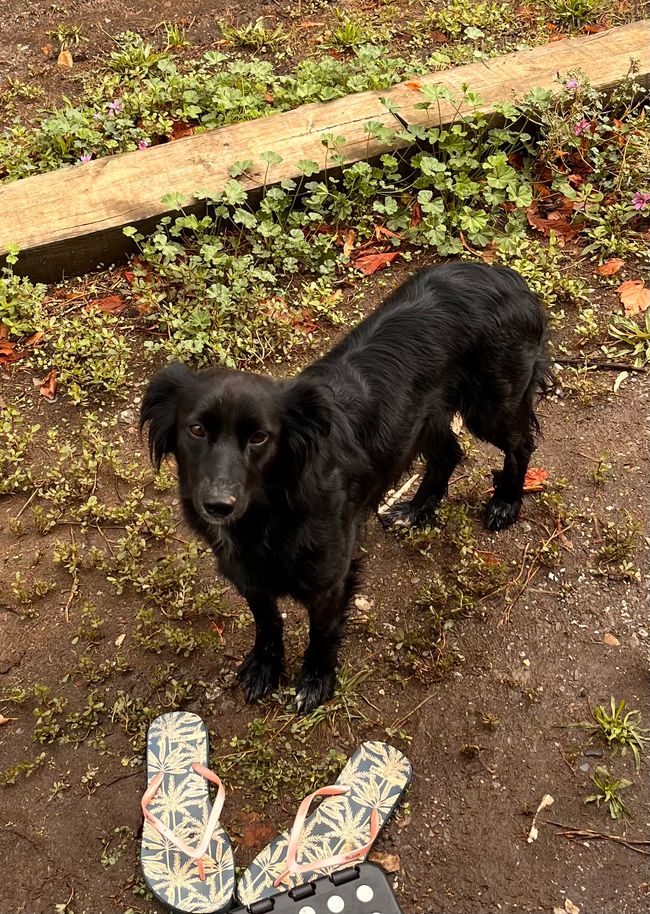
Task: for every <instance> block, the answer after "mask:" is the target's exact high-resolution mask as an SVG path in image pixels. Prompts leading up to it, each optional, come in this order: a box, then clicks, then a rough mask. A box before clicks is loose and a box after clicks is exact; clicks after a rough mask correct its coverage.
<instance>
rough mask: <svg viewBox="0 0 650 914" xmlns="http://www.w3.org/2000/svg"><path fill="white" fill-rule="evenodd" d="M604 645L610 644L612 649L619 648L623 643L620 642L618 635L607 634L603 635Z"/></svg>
mask: <svg viewBox="0 0 650 914" xmlns="http://www.w3.org/2000/svg"><path fill="white" fill-rule="evenodd" d="M603 643H604V644H609V646H610V647H618V646H619V644H620V643H621V642H620V641H619V640H618V638H617V637H616V635H612V634H610V632H605V634H604V635H603Z"/></svg>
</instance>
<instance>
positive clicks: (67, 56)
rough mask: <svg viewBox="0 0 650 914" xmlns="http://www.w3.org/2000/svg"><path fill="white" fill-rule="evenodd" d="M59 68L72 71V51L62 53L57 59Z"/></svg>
mask: <svg viewBox="0 0 650 914" xmlns="http://www.w3.org/2000/svg"><path fill="white" fill-rule="evenodd" d="M56 65H57V67H62V68H64V69H68V70H70V69H71V68H72V54H71V53H70V51H61V53H60V54H59V56H58V57H57V59H56Z"/></svg>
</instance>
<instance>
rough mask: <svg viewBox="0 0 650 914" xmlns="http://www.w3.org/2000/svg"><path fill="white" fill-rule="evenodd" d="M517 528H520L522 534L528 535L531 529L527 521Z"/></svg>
mask: <svg viewBox="0 0 650 914" xmlns="http://www.w3.org/2000/svg"><path fill="white" fill-rule="evenodd" d="M519 526H520V527H521V529H522V530H523V532H524V533H530V532H531V530H532V529H533V528H532V526H531V525H530V524H529V523H528V521H527V520H524V521H522V522H521V524H520V525H519Z"/></svg>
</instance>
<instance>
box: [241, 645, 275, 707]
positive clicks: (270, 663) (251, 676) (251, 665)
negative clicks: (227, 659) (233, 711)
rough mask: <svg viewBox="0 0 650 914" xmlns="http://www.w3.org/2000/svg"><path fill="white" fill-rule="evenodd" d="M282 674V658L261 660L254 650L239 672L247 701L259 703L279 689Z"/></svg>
mask: <svg viewBox="0 0 650 914" xmlns="http://www.w3.org/2000/svg"><path fill="white" fill-rule="evenodd" d="M281 673H282V659H281V658H279V659H278V658H274V659H269V658H261V657H259V656H258V655H257V654H256V652H255V648H253V650H252V651H251V652H250V654H249V655H248V657H247V658H246V659H245V660H244V662H243V663H242V665H241V666H240V667H239V669H238V670H237V676H238V677H239V681H240V684H241V688H242V692H243V693H244V698H245V699H246V701H248V702H252V701H257V700H258V699H259V698H262V696H263V695H266V694H267V693H268V692H271V691H272V690H273V689H275V688H277V685H278V683H279V682H280V674H281Z"/></svg>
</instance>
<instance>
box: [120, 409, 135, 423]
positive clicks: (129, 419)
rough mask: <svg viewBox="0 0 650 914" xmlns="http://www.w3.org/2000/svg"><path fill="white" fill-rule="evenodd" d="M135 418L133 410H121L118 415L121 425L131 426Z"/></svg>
mask: <svg viewBox="0 0 650 914" xmlns="http://www.w3.org/2000/svg"><path fill="white" fill-rule="evenodd" d="M136 418H137V416H136V414H135V410H133V409H123V410H122V412H121V413H120V422H121V423H122V424H123V425H132V424H133V423H134V422H135V420H136Z"/></svg>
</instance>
